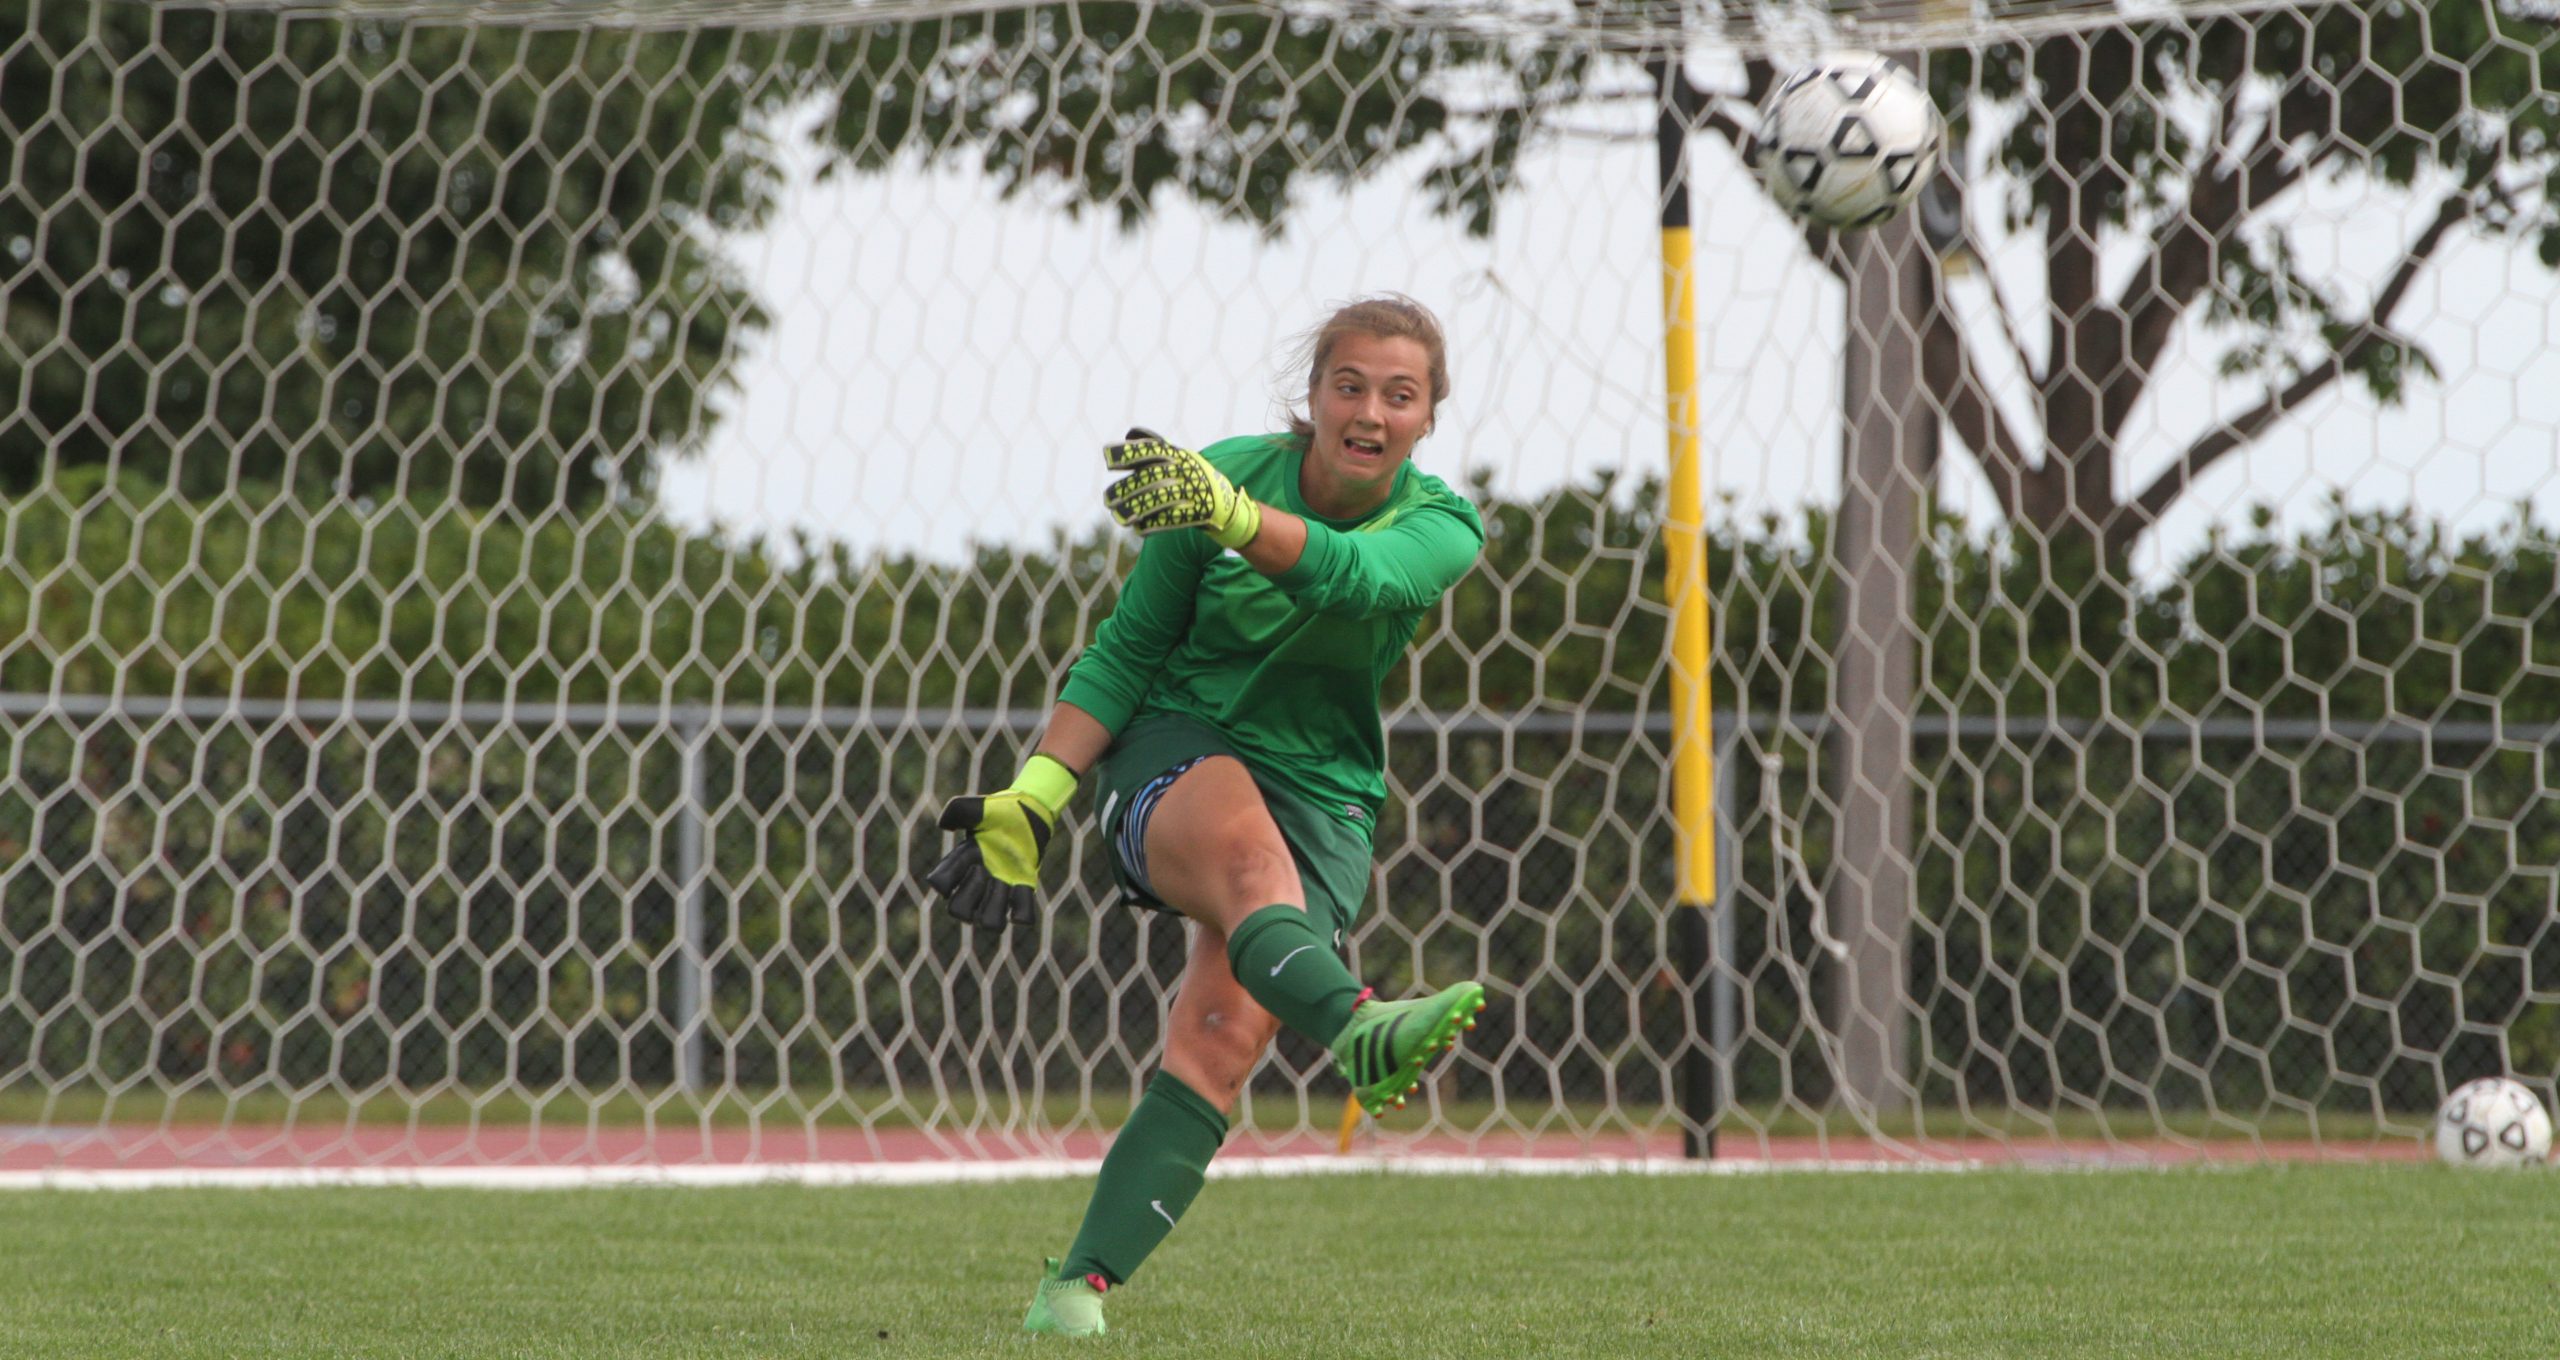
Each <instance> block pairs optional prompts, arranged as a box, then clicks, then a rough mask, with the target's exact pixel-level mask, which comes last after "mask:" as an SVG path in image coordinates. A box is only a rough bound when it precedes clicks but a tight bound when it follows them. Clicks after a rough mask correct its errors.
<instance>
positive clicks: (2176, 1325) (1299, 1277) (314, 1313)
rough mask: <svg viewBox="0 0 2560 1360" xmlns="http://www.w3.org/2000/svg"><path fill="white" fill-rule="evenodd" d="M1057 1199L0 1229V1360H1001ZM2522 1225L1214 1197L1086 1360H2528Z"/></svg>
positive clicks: (245, 1196)
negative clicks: (1124, 1359)
mask: <svg viewBox="0 0 2560 1360" xmlns="http://www.w3.org/2000/svg"><path fill="white" fill-rule="evenodd" d="M1083 1196H1084V1187H1083V1186H1082V1185H1080V1184H1076V1183H1072V1182H1039V1183H1030V1184H1022V1185H1011V1186H969V1187H936V1188H924V1189H887V1190H856V1189H843V1190H839V1189H826V1190H811V1189H801V1188H787V1187H777V1188H764V1189H755V1190H738V1191H728V1190H720V1191H715V1190H673V1189H651V1190H600V1191H569V1192H549V1193H533V1194H500V1193H486V1192H474V1191H459V1190H368V1191H356V1190H344V1191H338V1190H327V1191H289V1192H288V1191H151V1192H139V1193H87V1194H80V1193H54V1192H45V1193H23V1192H22V1193H11V1194H0V1338H5V1342H4V1343H0V1350H5V1351H6V1353H7V1354H8V1355H10V1356H13V1357H31V1356H169V1357H193V1356H224V1357H229V1356H240V1355H257V1356H260V1357H289V1356H315V1357H317V1356H326V1357H332V1358H333V1360H337V1358H340V1357H350V1356H452V1357H465V1358H470V1357H483V1356H487V1357H499V1356H505V1357H550V1356H563V1357H566V1356H577V1357H590V1356H613V1357H621V1356H683V1357H696V1356H701V1357H724V1356H741V1357H744V1356H776V1357H780V1356H821V1355H823V1356H866V1355H881V1356H891V1355H899V1356H937V1357H939V1356H968V1355H997V1356H1011V1357H1020V1356H1026V1355H1030V1354H1033V1353H1035V1352H1043V1351H1050V1350H1056V1349H1059V1348H1060V1347H1061V1346H1062V1345H1063V1344H1064V1343H1057V1342H1040V1341H1033V1340H1029V1339H1025V1338H1021V1337H1018V1336H1017V1335H1015V1333H1014V1328H1015V1326H1016V1324H1017V1322H1018V1320H1019V1317H1020V1314H1021V1311H1022V1306H1023V1304H1024V1302H1025V1300H1026V1299H1027V1298H1028V1296H1029V1291H1030V1288H1031V1283H1032V1276H1033V1272H1034V1271H1035V1270H1036V1268H1037V1265H1038V1257H1039V1255H1040V1254H1041V1253H1042V1252H1043V1251H1044V1250H1045V1251H1050V1252H1055V1251H1056V1250H1057V1249H1058V1248H1059V1247H1060V1246H1061V1245H1063V1244H1064V1243H1065V1242H1066V1240H1067V1238H1068V1236H1069V1234H1070V1232H1071V1231H1072V1229H1073V1227H1074V1221H1075V1216H1076V1214H1077V1212H1078V1211H1079V1209H1080V1208H1081V1205H1082V1202H1083ZM2555 1224H2560V1174H2532V1175H2505V1176H2501V1175H2485V1174H2464V1173H2458V1172H2453V1171H2449V1170H2446V1169H2443V1168H2437V1167H2432V1166H2396V1167H2395V1166H2371V1167H2319V1168H2315V1167H2258V1168H2252V1169H2247V1170H2225V1171H2204V1170H2185V1171H2168V1172H2161V1171H2147V1172H2107V1173H2085V1174H2084V1173H2062V1174H2036V1173H2031V1172H2017V1171H2005V1172H1990V1173H1978V1174H1956V1175H1928V1174H1924V1175H1827V1174H1819V1173H1803V1174H1784V1175H1771V1176H1741V1177H1718V1178H1704V1177H1699V1178H1677V1179H1642V1178H1592V1179H1558V1180H1550V1179H1494V1180H1473V1179H1458V1178H1430V1177H1415V1176H1391V1177H1380V1176H1351V1177H1323V1178H1315V1179H1306V1180H1286V1181H1255V1180H1238V1181H1220V1182H1216V1183H1213V1184H1212V1185H1211V1186H1210V1188H1209V1190H1208V1191H1207V1193H1205V1194H1204V1195H1203V1196H1202V1197H1201V1200H1200V1202H1199V1205H1198V1206H1197V1207H1196V1208H1195V1209H1194V1210H1193V1212H1192V1214H1191V1218H1190V1221H1189V1222H1188V1223H1186V1224H1185V1225H1184V1227H1183V1229H1182V1232H1181V1233H1180V1234H1179V1235H1178V1236H1176V1237H1175V1238H1174V1239H1173V1240H1172V1242H1171V1243H1170V1244H1169V1245H1168V1246H1167V1248H1166V1249H1165V1251H1164V1252H1163V1253H1162V1254H1161V1255H1160V1256H1159V1257H1158V1258H1157V1260H1156V1261H1155V1262H1154V1263H1152V1264H1151V1265H1150V1266H1149V1267H1148V1268H1147V1271H1146V1272H1145V1273H1144V1274H1143V1275H1141V1276H1140V1277H1139V1278H1138V1280H1137V1281H1135V1282H1134V1283H1133V1284H1132V1285H1131V1286H1130V1287H1128V1288H1126V1289H1124V1290H1121V1291H1117V1292H1115V1293H1114V1295H1113V1296H1112V1307H1111V1326H1112V1335H1111V1336H1110V1337H1109V1338H1108V1339H1107V1340H1106V1341H1104V1342H1103V1343H1102V1344H1101V1346H1100V1347H1099V1349H1100V1350H1102V1351H1104V1352H1108V1353H1115V1354H1129V1355H1164V1356H1172V1355H1181V1356H1186V1357H1208V1358H1209V1360H1216V1358H1217V1357H1228V1356H1292V1357H1294V1356H1379V1357H1396V1358H1397V1360H1406V1358H1408V1357H1430V1356H1452V1357H1495V1356H1513V1355H1546V1356H1577V1357H1579V1356H1595V1357H1617V1356H1678V1357H1684V1358H1685V1357H1694V1356H1709V1355H1712V1356H1719V1357H1734V1356H1822V1357H1845V1356H1892V1357H1917V1356H1947V1357H1968V1358H1970V1357H1994V1356H2018V1357H2030V1356H2032V1357H2061V1356H2164V1355H2178V1356H2182V1357H2183V1356H2234V1357H2241V1356H2246V1357H2252V1358H2253V1360H2255V1358H2257V1357H2269V1356H2341V1355H2375V1356H2384V1355H2391V1356H2398V1355H2427V1356H2497V1357H2501V1360H2504V1358H2505V1357H2512V1356H2525V1355H2545V1354H2550V1353H2551V1349H2552V1345H2553V1338H2554V1337H2555V1336H2560V1237H2555V1232H2554V1226H2553V1225H2555ZM1431 1259H1436V1260H1438V1261H1440V1262H1443V1263H1445V1264H1443V1265H1441V1266H1438V1267H1436V1268H1431V1269H1428V1270H1419V1271H1418V1270H1416V1269H1415V1268H1414V1267H1415V1263H1417V1262H1419V1261H1423V1260H1431ZM1066 1348H1067V1349H1070V1350H1073V1349H1077V1348H1075V1347H1072V1346H1068V1347H1066Z"/></svg>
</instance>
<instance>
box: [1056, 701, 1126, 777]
mask: <svg viewBox="0 0 2560 1360" xmlns="http://www.w3.org/2000/svg"><path fill="white" fill-rule="evenodd" d="M1110 745H1111V729H1110V728H1108V727H1105V726H1103V725H1102V720H1101V719H1100V718H1097V717H1095V716H1093V715H1092V714H1090V713H1087V712H1085V711H1084V710H1083V709H1081V708H1078V707H1076V706H1075V705H1074V704H1070V703H1066V702H1063V701H1061V702H1060V703H1059V704H1058V705H1057V706H1056V707H1054V708H1051V709H1050V710H1049V730H1048V731H1046V732H1043V733H1041V735H1040V750H1039V754H1041V755H1044V756H1047V757H1049V758H1050V759H1051V760H1054V761H1056V762H1058V763H1059V764H1061V765H1064V766H1066V767H1067V768H1068V769H1069V770H1071V771H1074V772H1075V773H1076V774H1079V775H1081V774H1083V773H1084V772H1085V771H1087V770H1090V769H1092V768H1093V763H1094V762H1095V761H1097V760H1100V759H1102V753H1103V751H1104V750H1105V749H1106V748H1108V747H1109V746H1110Z"/></svg>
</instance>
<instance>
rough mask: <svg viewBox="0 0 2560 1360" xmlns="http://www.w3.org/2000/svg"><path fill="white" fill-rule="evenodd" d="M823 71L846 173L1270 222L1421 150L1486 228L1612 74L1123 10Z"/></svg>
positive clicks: (894, 38)
mask: <svg viewBox="0 0 2560 1360" xmlns="http://www.w3.org/2000/svg"><path fill="white" fill-rule="evenodd" d="M815 65H816V66H817V67H818V68H819V69H820V70H821V71H822V72H823V79H824V80H825V81H826V82H827V83H828V84H829V85H830V86H832V87H833V89H834V91H835V95H836V97H835V103H834V107H833V110H832V113H831V116H830V117H829V118H828V120H827V123H826V126H825V130H824V136H825V137H826V139H827V141H828V143H829V144H830V145H832V146H833V147H834V148H835V150H836V152H837V155H838V159H837V162H836V163H837V164H838V165H840V166H843V167H845V168H849V169H852V170H856V171H877V170H882V169H885V168H887V167H889V166H891V165H893V164H896V163H897V162H898V161H899V160H900V158H901V157H905V156H910V155H916V154H921V155H922V156H924V157H925V158H926V160H927V161H928V162H930V163H935V164H954V165H956V164H974V165H975V166H976V168H978V169H979V170H981V171H983V172H984V173H985V174H987V175H988V176H989V177H991V178H992V179H993V180H994V181H995V182H996V184H997V185H998V186H999V187H1000V188H1001V189H1002V190H1003V191H1004V192H1005V193H1006V194H1008V195H1011V194H1019V193H1024V192H1029V191H1046V192H1052V193H1056V194H1058V195H1059V198H1060V202H1061V206H1062V207H1063V208H1064V209H1065V210H1066V211H1068V212H1070V213H1073V212H1078V211H1082V210H1084V209H1086V208H1090V207H1095V206H1104V207H1108V208H1110V209H1111V210H1112V211H1114V212H1116V213H1117V214H1118V216H1119V218H1120V220H1121V222H1122V223H1123V224H1126V225H1132V226H1134V225H1135V224H1137V223H1138V222H1140V221H1141V220H1143V219H1144V218H1145V216H1146V215H1147V213H1148V212H1149V211H1150V210H1151V209H1152V207H1153V206H1154V204H1155V201H1156V198H1157V195H1158V191H1159V190H1163V189H1172V190H1176V191H1179V192H1181V193H1185V194H1188V195H1189V196H1190V197H1191V198H1193V199H1194V200H1196V201H1198V202H1199V203H1201V204H1203V205H1204V206H1206V207H1207V208H1208V209H1209V210H1210V211H1212V212H1214V213H1217V214H1219V215H1222V216H1226V217H1230V218H1235V219H1239V220H1243V221H1248V222H1252V223H1255V224H1257V225H1259V226H1261V227H1264V228H1265V229H1268V230H1275V231H1276V230H1278V229H1279V228H1280V226H1281V225H1282V224H1283V222H1284V221H1285V219H1286V217H1287V214H1288V211H1289V209H1290V208H1291V206H1292V205H1293V203H1294V202H1295V198H1294V194H1295V192H1296V191H1297V190H1298V188H1299V187H1300V184H1301V181H1302V180H1303V179H1305V178H1306V177H1308V176H1314V177H1316V178H1319V179H1329V180H1333V181H1336V182H1340V183H1349V182H1352V181H1355V180H1358V179H1360V178H1362V177H1364V176H1366V175H1370V174H1373V173H1375V172H1377V171H1379V170H1381V169H1383V168H1385V167H1386V166H1387V165H1388V164H1389V163H1391V162H1393V161H1395V160H1396V159H1398V158H1399V157H1401V156H1404V155H1405V154H1407V153H1408V152H1412V151H1415V150H1417V149H1428V150H1429V151H1431V153H1432V154H1434V155H1435V156H1437V157H1438V159H1437V160H1436V161H1435V163H1434V164H1433V165H1432V167H1431V169H1430V170H1429V171H1428V172H1427V183H1428V185H1429V190H1430V192H1431V194H1432V196H1433V199H1434V202H1435V203H1436V205H1437V206H1438V207H1439V208H1440V209H1441V210H1442V211H1444V212H1448V213H1452V214H1455V215H1457V216H1458V217H1460V218H1461V219H1462V220H1463V221H1464V222H1465V223H1466V225H1467V226H1468V228H1469V229H1470V230H1472V231H1475V232H1479V233H1481V232H1484V231H1486V230H1489V229H1490V227H1491V225H1492V221H1493V214H1494V210H1495V206H1496V203H1497V200H1498V199H1499V197H1500V195H1501V194H1503V193H1504V192H1505V191H1507V190H1509V189H1510V188H1511V187H1513V185H1514V183H1515V179H1516V175H1515V172H1516V167H1517V163H1518V160H1519V156H1520V154H1521V152H1522V150H1523V149H1524V148H1525V147H1526V146H1527V145H1528V144H1529V143H1530V141H1531V140H1532V139H1533V138H1534V137H1536V136H1538V135H1540V134H1541V133H1543V132H1544V131H1546V130H1547V129H1548V122H1549V120H1550V119H1551V118H1552V117H1553V115H1554V114H1555V112H1556V111H1557V110H1558V109H1560V108H1564V107H1569V106H1571V105H1572V104H1573V103H1575V102H1576V101H1578V100H1579V99H1581V98H1583V97H1584V96H1585V95H1586V94H1588V93H1590V92H1591V91H1592V89H1593V88H1594V86H1593V85H1592V82H1593V81H1594V80H1596V79H1602V78H1604V76H1605V73H1606V67H1605V64H1604V63H1602V62H1601V61H1600V60H1599V58H1598V55H1597V53H1596V52H1595V51H1593V50H1592V49H1589V48H1583V47H1576V46H1571V45H1565V44H1556V43H1549V42H1541V41H1533V40H1527V39H1518V38H1514V39H1504V38H1500V37H1490V36H1481V35H1475V34H1471V33H1469V32H1467V31H1465V30H1461V29H1456V28H1447V29H1435V28H1432V27H1429V26H1425V25H1420V24H1415V25H1399V24H1397V23H1395V22H1392V21H1387V20H1382V19H1369V18H1359V17H1352V18H1342V17H1334V16H1328V15H1316V14H1296V15H1293V14H1288V13H1285V12H1283V11H1280V10H1278V9H1271V8H1217V7H1209V6H1193V5H1187V4H1156V3H1135V4H1133V3H1125V2H1123V0H1107V2H1105V3H1080V4H1050V5H1040V6H1035V7H1030V8H1023V9H1004V10H997V11H993V12H986V13H965V14H955V15H953V16H951V17H949V18H943V19H932V20H920V21H915V22H910V23H903V24H896V25H876V26H869V27H862V28H855V29H849V30H846V31H844V32H843V33H842V34H841V35H839V36H836V37H833V38H831V39H829V40H828V41H827V42H826V43H825V45H824V47H823V49H822V52H821V53H820V55H819V56H818V57H817V58H816V60H815ZM1456 90H1464V91H1466V96H1465V97H1464V98H1463V99H1461V98H1460V97H1459V96H1458V95H1457V94H1455V93H1453V91H1456Z"/></svg>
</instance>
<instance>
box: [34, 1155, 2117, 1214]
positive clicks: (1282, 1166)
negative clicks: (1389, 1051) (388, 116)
mask: <svg viewBox="0 0 2560 1360" xmlns="http://www.w3.org/2000/svg"><path fill="white" fill-rule="evenodd" d="M1989 1165H1991V1164H1990V1163H1988V1162H1981V1161H1944V1162H1898V1161H1837V1162H1767V1161H1714V1162H1691V1161H1674V1160H1668V1159H1661V1160H1656V1159H1637V1158H1622V1157H1592V1158H1579V1159H1577V1158H1561V1157H1559V1158H1535V1159H1530V1158H1512V1157H1322V1156H1317V1157H1241V1158H1237V1159H1235V1160H1233V1161H1229V1162H1220V1163H1216V1164H1214V1165H1212V1166H1211V1167H1210V1168H1209V1175H1210V1176H1212V1177H1213V1178H1217V1179H1222V1180H1257V1179H1281V1178H1291V1177H1299V1176H1344V1175H1390V1176H1480V1177H1481V1176H1757V1175H1768V1174H1781V1173H1800V1172H1816V1173H1819V1172H1853V1173H1867V1172H1897V1171H1903V1172H1907V1171H1919V1172H1933V1171H1978V1170H1981V1169H1983V1168H1984V1167H1986V1166H1989ZM1101 1169H1102V1162H1101V1161H1100V1160H1099V1159H1098V1158H1089V1157H1053V1158H1025V1159H1022V1160H1018V1161H1003V1162H775V1163H768V1164H762V1165H755V1166H702V1165H690V1166H420V1167H384V1166H348V1167H317V1166H315V1167H220V1168H196V1169H191V1168H184V1167H177V1168H154V1169H150V1170H129V1171H113V1170H107V1171H5V1172H0V1191H5V1190H177V1189H187V1190H198V1189H237V1190H291V1189H321V1188H340V1189H346V1188H377V1187H399V1188H414V1189H462V1190H591V1189H604V1188H609V1187H617V1186H691V1187H721V1186H741V1185H803V1186H833V1185H882V1186H892V1185H970V1184H997V1183H1002V1182H1007V1181H1032V1180H1072V1179H1083V1178H1085V1177H1089V1176H1092V1175H1093V1174H1094V1173H1095V1172H1097V1171H1100V1170H1101ZM2030 1169H2045V1170H2068V1169H2085V1168H2081V1167H2078V1166H2076V1165H2074V1164H2068V1163H2063V1164H2037V1165H2036V1166H2034V1167H2031V1168H2030ZM1159 1212H1161V1210H1159Z"/></svg>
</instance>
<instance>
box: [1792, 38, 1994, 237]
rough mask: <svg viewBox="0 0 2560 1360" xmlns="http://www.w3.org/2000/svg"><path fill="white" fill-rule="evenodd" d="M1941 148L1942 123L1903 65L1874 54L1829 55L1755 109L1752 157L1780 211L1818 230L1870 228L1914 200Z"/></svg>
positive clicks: (1926, 94) (1944, 131)
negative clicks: (1820, 226)
mask: <svg viewBox="0 0 2560 1360" xmlns="http://www.w3.org/2000/svg"><path fill="white" fill-rule="evenodd" d="M1946 142H1947V125H1946V121H1945V120H1944V119H1942V118H1940V117H1939V116H1938V106H1937V105H1936V104H1933V103H1931V102H1930V100H1929V91H1928V90H1927V89H1926V88H1925V87H1923V86H1922V85H1921V84H1920V80H1919V78H1918V77H1917V76H1914V75H1913V74H1911V71H1910V69H1909V68H1907V67H1905V66H1904V65H1903V64H1902V63H1900V62H1898V61H1895V60H1894V59H1893V58H1891V57H1885V56H1878V55H1877V54H1875V53H1873V52H1834V53H1832V54H1831V55H1829V56H1826V57H1824V58H1822V59H1821V60H1820V61H1817V62H1815V63H1813V64H1812V65H1810V66H1807V67H1805V68H1804V69H1803V70H1800V71H1798V72H1796V73H1795V74H1794V75H1793V76H1791V77H1789V78H1788V79H1787V82H1786V83H1785V84H1783V85H1780V86H1779V87H1778V88H1777V89H1776V91H1774V92H1773V93H1771V94H1770V96H1769V98H1768V100H1767V102H1766V103H1764V104H1762V105H1761V107H1760V128H1759V131H1758V133H1757V134H1756V135H1755V136H1754V137H1753V138H1752V142H1751V158H1752V163H1753V164H1754V165H1755V166H1756V167H1757V168H1758V169H1759V172H1760V182H1761V183H1762V184H1765V185H1767V186H1768V189H1769V196H1770V197H1771V198H1774V199H1776V200H1777V201H1778V206H1779V207H1782V208H1785V209H1786V210H1787V211H1788V212H1791V213H1794V214H1795V215H1797V216H1799V217H1804V218H1809V219H1811V220H1813V221H1816V222H1820V223H1822V224H1824V225H1826V226H1832V227H1842V228H1858V227H1872V226H1874V225H1876V224H1877V223H1879V222H1882V221H1885V220H1886V219H1888V218H1890V217H1892V216H1893V215H1894V214H1895V213H1898V212H1900V211H1902V210H1903V209H1904V208H1907V207H1909V206H1910V205H1911V200H1913V199H1915V198H1918V197H1919V196H1920V190H1921V189H1922V187H1924V186H1925V185H1927V184H1928V182H1929V177H1930V176H1931V175H1933V174H1936V173H1937V169H1938V157H1939V155H1940V154H1941V153H1942V152H1943V150H1944V149H1945V147H1946Z"/></svg>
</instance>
